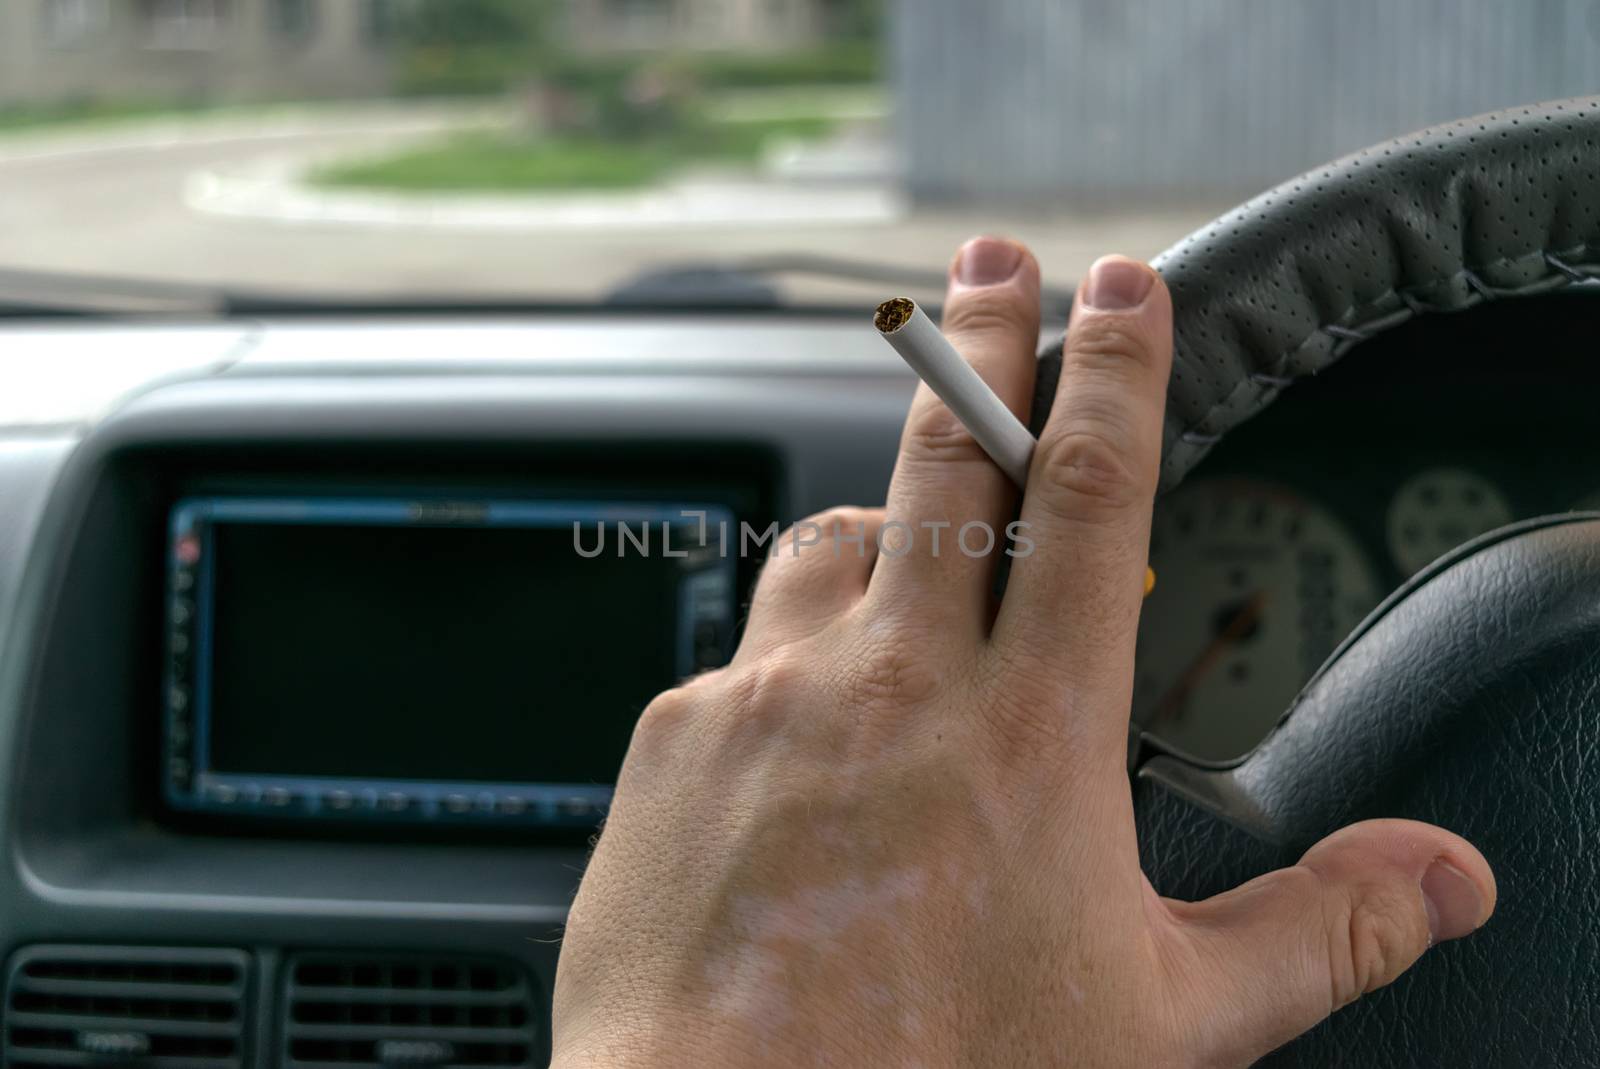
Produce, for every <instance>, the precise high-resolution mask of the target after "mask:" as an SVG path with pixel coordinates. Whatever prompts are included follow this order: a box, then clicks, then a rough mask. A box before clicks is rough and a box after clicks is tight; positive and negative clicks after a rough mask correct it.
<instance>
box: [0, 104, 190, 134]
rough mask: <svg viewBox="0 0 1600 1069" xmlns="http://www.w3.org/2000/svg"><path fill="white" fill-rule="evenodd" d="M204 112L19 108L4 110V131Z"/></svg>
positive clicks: (159, 107)
mask: <svg viewBox="0 0 1600 1069" xmlns="http://www.w3.org/2000/svg"><path fill="white" fill-rule="evenodd" d="M200 110H202V108H201V106H200V105H187V106H184V105H176V104H171V103H153V102H145V101H82V102H78V103H71V104H37V105H26V106H23V105H19V106H16V107H8V108H0V130H30V129H33V128H35V127H42V126H59V125H63V124H76V123H104V122H117V121H122V120H127V119H144V118H150V117H152V116H158V115H167V114H173V113H180V112H181V113H189V112H194V111H200Z"/></svg>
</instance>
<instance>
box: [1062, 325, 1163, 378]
mask: <svg viewBox="0 0 1600 1069" xmlns="http://www.w3.org/2000/svg"><path fill="white" fill-rule="evenodd" d="M1065 360H1066V365H1067V367H1069V368H1071V369H1072V370H1073V371H1074V372H1083V371H1088V372H1109V373H1120V374H1126V373H1127V372H1128V371H1130V370H1133V371H1146V370H1149V369H1150V368H1152V367H1154V366H1155V362H1156V347H1155V345H1153V344H1152V343H1151V340H1150V338H1148V337H1147V336H1146V335H1144V334H1142V333H1140V332H1139V331H1138V330H1136V329H1133V328H1131V327H1130V326H1129V324H1127V323H1126V322H1124V321H1122V320H1121V319H1119V318H1116V317H1110V316H1089V317H1088V318H1086V319H1085V320H1083V321H1082V322H1081V323H1079V324H1077V325H1076V326H1075V327H1074V328H1073V331H1072V337H1071V339H1070V340H1069V341H1068V342H1067V348H1066V357H1065Z"/></svg>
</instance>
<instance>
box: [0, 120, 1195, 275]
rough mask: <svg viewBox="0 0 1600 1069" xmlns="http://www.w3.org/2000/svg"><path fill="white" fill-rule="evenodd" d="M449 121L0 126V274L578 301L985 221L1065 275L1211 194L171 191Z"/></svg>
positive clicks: (918, 254) (870, 252) (935, 263)
mask: <svg viewBox="0 0 1600 1069" xmlns="http://www.w3.org/2000/svg"><path fill="white" fill-rule="evenodd" d="M461 121H462V117H461V116H460V115H444V114H428V113H422V112H419V111H417V110H416V109H411V110H397V109H365V110H354V111H350V112H348V113H344V112H328V113H320V114H316V115H311V116H285V117H276V118H270V119H268V118H262V119H259V120H245V119H241V118H233V119H228V120H225V121H224V120H216V121H212V120H200V119H196V120H185V121H183V122H181V123H177V124H175V125H168V126H162V125H155V126H144V125H141V126H140V127H137V128H134V127H126V126H114V127H113V126H108V127H104V128H100V129H97V130H80V131H76V132H71V133H62V132H60V131H57V132H54V133H49V134H29V135H25V136H24V135H10V136H7V137H6V138H4V139H3V140H0V269H4V268H23V269H39V270H45V271H66V272H83V273H92V274H98V275H110V276H135V277H140V278H153V279H164V280H174V281H182V282H194V283H202V284H207V285H222V286H228V285H233V286H247V287H251V288H256V289H262V288H266V289H274V290H288V291H308V290H309V291H314V292H317V293H326V294H333V293H349V294H363V295H371V294H385V293H389V294H393V293H404V294H420V295H438V296H444V295H451V296H474V295H476V296H499V297H505V296H519V297H541V298H555V299H577V300H587V299H593V298H595V297H596V296H599V295H600V294H602V293H603V292H605V291H606V290H607V289H609V288H610V287H611V286H613V285H615V284H617V283H619V282H621V281H623V280H625V279H627V278H629V277H631V276H632V275H634V274H636V273H637V272H639V271H641V270H644V269H646V268H649V267H652V266H659V265H662V264H668V263H672V262H676V261H700V262H704V261H707V260H722V259H730V258H738V257H742V256H752V255H763V256H766V255H772V254H778V253H806V254H821V255H827V256H843V257H855V258H862V259H867V260H874V261H880V262H888V263H893V264H896V265H900V266H904V267H911V268H917V269H922V270H929V269H933V270H938V269H942V267H943V265H944V264H945V262H946V261H947V260H948V258H949V256H950V253H951V251H952V250H953V249H954V248H955V247H956V246H957V245H958V244H959V243H960V242H961V241H962V240H963V239H965V238H966V237H968V236H970V235H971V234H974V233H978V232H988V233H1004V234H1008V235H1011V236H1014V237H1017V238H1020V239H1021V240H1024V241H1026V242H1028V243H1029V244H1030V245H1031V246H1032V247H1033V248H1034V249H1035V250H1036V251H1037V252H1038V253H1039V255H1040V259H1041V261H1042V262H1043V263H1044V265H1045V270H1046V275H1047V280H1048V281H1051V282H1054V283H1059V284H1068V283H1070V282H1071V280H1073V279H1075V278H1077V277H1078V276H1079V275H1080V274H1081V272H1082V271H1083V269H1084V268H1085V267H1086V266H1087V265H1088V264H1089V262H1090V261H1092V260H1093V259H1094V258H1095V257H1096V256H1098V255H1100V254H1101V253H1104V252H1109V251H1118V252H1125V253H1128V254H1130V255H1134V256H1140V257H1149V256H1152V255H1154V254H1155V253H1157V252H1159V251H1161V250H1162V249H1163V248H1165V247H1166V246H1167V245H1169V244H1171V243H1172V242H1173V241H1175V240H1176V239H1177V238H1179V237H1181V236H1183V235H1184V234H1186V233H1188V232H1189V231H1190V230H1193V229H1194V228H1196V227H1197V226H1199V225H1201V224H1203V223H1205V222H1206V221H1208V220H1209V219H1210V218H1211V217H1212V216H1213V215H1215V214H1216V211H1217V210H1218V209H1219V208H1222V207H1226V206H1225V205H1210V206H1204V207H1201V208H1189V209H1185V210H1177V209H1175V210H1171V211H1157V212H1139V213H1117V212H1108V211H1103V210H1094V211H1087V210H1085V211H1079V212H1072V211H1062V212H1059V213H1051V214H1047V215H1041V214H1033V213H1021V212H1016V211H1011V212H991V211H983V210H978V209H964V210H959V211H958V210H950V211H939V212H923V211H918V212H915V213H913V214H911V215H909V216H906V217H904V218H900V219H897V220H894V221H876V222H851V223H831V224H814V223H794V222H788V223H782V224H773V225H759V224H756V223H751V224H749V225H720V226H683V227H673V226H666V227H663V226H654V227H636V228H633V227H628V226H610V227H606V228H604V229H599V230H575V229H572V228H566V229H556V230H548V231H540V230H538V229H518V230H507V231H504V232H500V231H496V230H494V229H488V228H484V227H481V226H479V227H461V228H451V227H449V226H429V227H413V226H406V225H395V224H384V225H368V224H352V223H348V222H345V223H336V222H326V221H324V222H306V221H288V220H284V219H272V218H251V217H229V216H224V215H217V214H212V213H205V212H198V211H196V210H194V209H193V207H191V205H190V203H189V201H188V200H186V196H185V192H186V189H192V188H193V183H194V180H195V177H196V176H197V175H201V174H204V173H208V172H209V173H216V172H231V171H251V170H256V171H260V170H262V169H264V168H265V169H272V168H276V169H279V170H284V169H298V168H299V167H301V166H303V165H305V164H306V163H308V162H311V161H317V160H321V159H325V158H331V157H335V156H344V155H359V154H363V153H367V152H374V151H383V150H385V149H388V148H392V147H394V146H396V145H398V144H400V143H402V142H403V141H405V140H407V139H414V138H417V137H419V136H424V135H426V134H428V133H433V132H437V131H438V130H439V129H441V128H443V127H446V126H449V125H451V124H453V123H459V122H461ZM883 288H884V287H883V286H882V285H878V284H866V285H863V284H862V283H860V282H833V281H826V280H817V279H810V278H795V279H793V280H785V282H784V290H785V293H786V294H788V295H790V296H793V297H794V298H796V299H801V300H830V301H863V302H866V301H870V300H874V299H876V298H877V297H879V296H881V291H882V290H883ZM913 295H915V296H927V295H925V294H915V293H914V294H913Z"/></svg>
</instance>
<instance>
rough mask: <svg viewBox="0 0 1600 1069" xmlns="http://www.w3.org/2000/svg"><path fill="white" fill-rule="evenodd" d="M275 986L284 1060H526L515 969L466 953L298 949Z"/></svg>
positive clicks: (523, 992) (530, 1029)
mask: <svg viewBox="0 0 1600 1069" xmlns="http://www.w3.org/2000/svg"><path fill="white" fill-rule="evenodd" d="M286 975H287V977H288V979H287V981H286V989H285V992H284V1013H285V1021H284V1027H283V1039H284V1063H283V1064H284V1065H285V1066H289V1067H293V1069H332V1067H335V1066H337V1067H341V1069H342V1067H345V1066H385V1067H392V1066H407V1065H410V1066H419V1067H420V1066H428V1067H433V1066H490V1065H495V1066H501V1065H529V1066H531V1065H533V1064H534V1062H535V1042H534V1041H535V1036H536V1032H537V1028H536V1022H537V1019H536V1017H535V1014H534V1009H533V997H532V989H531V987H530V986H529V984H528V979H527V976H526V974H525V973H524V972H523V970H522V969H521V968H520V967H518V966H516V965H514V964H512V963H510V962H507V961H497V960H490V959H475V958H453V957H452V958H443V957H402V956H391V955H362V956H344V955H334V954H320V953H319V954H302V955H299V956H297V957H295V958H293V959H292V960H291V961H290V962H289V967H288V970H287V973H286Z"/></svg>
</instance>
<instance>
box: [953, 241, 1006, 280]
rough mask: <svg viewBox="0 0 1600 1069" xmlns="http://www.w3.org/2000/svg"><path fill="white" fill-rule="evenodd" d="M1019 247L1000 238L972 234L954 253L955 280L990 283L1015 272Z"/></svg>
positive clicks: (1004, 278) (1003, 278)
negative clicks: (973, 236)
mask: <svg viewBox="0 0 1600 1069" xmlns="http://www.w3.org/2000/svg"><path fill="white" fill-rule="evenodd" d="M1021 266H1022V249H1021V248H1019V247H1018V246H1017V245H1016V244H1015V243H1013V242H1010V241H1004V240H1002V239H1000V238H973V239H972V240H971V241H969V242H967V243H966V244H965V245H963V246H961V254H960V255H959V256H958V257H956V281H957V282H960V283H961V284H962V285H965V286H993V285H997V284H999V283H1001V282H1004V281H1005V280H1006V279H1008V278H1010V277H1011V276H1012V275H1014V274H1016V273H1017V268H1019V267H1021Z"/></svg>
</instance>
